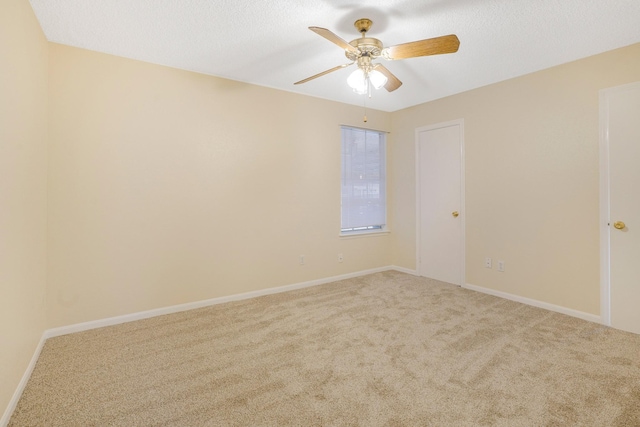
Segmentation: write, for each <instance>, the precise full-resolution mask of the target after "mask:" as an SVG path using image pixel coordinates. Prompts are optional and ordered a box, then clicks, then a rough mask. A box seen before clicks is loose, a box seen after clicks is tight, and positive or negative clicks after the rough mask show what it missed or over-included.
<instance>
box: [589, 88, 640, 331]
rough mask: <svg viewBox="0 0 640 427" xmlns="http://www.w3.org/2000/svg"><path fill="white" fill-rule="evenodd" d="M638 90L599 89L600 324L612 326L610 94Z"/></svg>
mask: <svg viewBox="0 0 640 427" xmlns="http://www.w3.org/2000/svg"><path fill="white" fill-rule="evenodd" d="M637 88H640V82H634V83H628V84H624V85H621V86H614V87H610V88H605V89H601V90H600V94H599V95H600V100H599V102H600V104H599V110H600V111H599V114H600V144H599V145H600V147H599V148H600V321H601V322H602V324H604V325H607V326H611V227H610V225H609V224H610V222H611V198H610V192H609V185H610V181H609V103H608V98H609V95H610V94H612V93H615V92H620V91H626V90H629V89H637Z"/></svg>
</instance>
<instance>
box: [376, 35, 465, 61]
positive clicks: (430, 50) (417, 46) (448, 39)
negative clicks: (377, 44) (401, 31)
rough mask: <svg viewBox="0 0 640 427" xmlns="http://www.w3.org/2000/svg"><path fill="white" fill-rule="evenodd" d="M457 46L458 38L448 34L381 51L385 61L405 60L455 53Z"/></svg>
mask: <svg viewBox="0 0 640 427" xmlns="http://www.w3.org/2000/svg"><path fill="white" fill-rule="evenodd" d="M459 46H460V40H458V37H457V36H456V35H455V34H450V35H448V36H441V37H435V38H432V39H426V40H418V41H415V42H410V43H404V44H399V45H395V46H391V47H388V48H386V49H384V50H383V52H382V56H383V57H385V58H386V59H406V58H415V57H418V56H427V55H440V54H443V53H453V52H457V51H458V47H459Z"/></svg>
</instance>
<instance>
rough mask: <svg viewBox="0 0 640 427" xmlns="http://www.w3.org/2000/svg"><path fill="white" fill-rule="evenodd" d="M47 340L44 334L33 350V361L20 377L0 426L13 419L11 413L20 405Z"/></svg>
mask: <svg viewBox="0 0 640 427" xmlns="http://www.w3.org/2000/svg"><path fill="white" fill-rule="evenodd" d="M46 340H47V339H46V337H45V336H44V334H43V335H42V337H40V342H39V343H38V346H37V347H36V350H35V351H34V352H33V356H31V361H30V362H29V365H28V366H27V369H26V370H25V371H24V374H23V375H22V379H20V382H19V383H18V387H16V391H15V392H13V396H12V397H11V400H10V401H9V405H8V406H7V407H6V409H5V410H4V414H3V415H2V418H0V426H2V427H6V426H7V425H9V420H10V419H11V415H13V411H15V409H16V406H18V401H20V397H22V392H24V388H25V387H26V386H27V383H28V382H29V378H31V373H32V372H33V369H34V368H35V367H36V363H37V362H38V357H40V352H41V351H42V347H44V343H45V341H46Z"/></svg>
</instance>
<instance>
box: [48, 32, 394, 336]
mask: <svg viewBox="0 0 640 427" xmlns="http://www.w3.org/2000/svg"><path fill="white" fill-rule="evenodd" d="M50 58H51V59H50V64H51V68H50V86H49V87H50V102H51V104H50V111H51V114H50V151H49V231H48V244H49V252H48V260H49V269H48V273H49V276H48V289H49V299H48V326H49V327H56V326H61V325H69V324H73V323H78V322H84V321H90V320H95V319H101V318H106V317H112V316H117V315H123V314H127V313H134V312H139V311H142V310H148V309H153V308H159V307H165V306H170V305H174V304H180V303H186V302H192V301H198V300H203V299H208V298H213V297H219V296H224V295H231V294H238V293H242V292H247V291H253V290H257V289H264V288H269V287H275V286H282V285H288V284H293V283H299V282H304V281H308V280H313V279H319V278H325V277H331V276H335V275H340V274H346V273H350V272H356V271H361V270H365V269H370V268H376V267H382V266H387V265H389V263H390V261H391V250H390V247H391V245H390V243H389V240H390V237H389V236H388V235H385V236H380V237H369V238H357V239H340V238H339V236H338V233H339V227H340V127H339V126H340V125H341V124H350V125H355V126H362V125H363V122H362V114H363V111H362V108H358V107H354V106H348V105H344V104H339V103H335V102H329V101H325V100H320V99H315V98H310V97H305V96H300V95H295V94H292V93H287V92H283V91H277V90H273V89H268V88H263V87H257V86H252V85H248V84H243V83H238V82H233V81H229V80H224V79H220V78H214V77H211V76H205V75H201V74H196V73H191V72H186V71H181V70H176V69H171V68H167V67H161V66H157V65H152V64H147V63H142V62H138V61H132V60H128V59H123V58H118V57H114V56H110V55H105V54H100V53H95V52H90V51H86V50H81V49H76V48H71V47H67V46H62V45H56V44H51V45H50ZM368 118H369V121H368V123H367V125H368V126H369V127H371V128H373V129H380V130H389V128H390V115H389V114H388V113H383V112H375V111H369V113H368ZM338 253H343V254H344V262H343V263H338V262H337V255H338ZM301 254H304V255H305V258H306V264H305V265H304V266H300V265H299V263H298V259H299V255H301Z"/></svg>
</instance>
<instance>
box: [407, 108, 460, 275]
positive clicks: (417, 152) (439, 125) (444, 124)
mask: <svg viewBox="0 0 640 427" xmlns="http://www.w3.org/2000/svg"><path fill="white" fill-rule="evenodd" d="M456 125H457V126H459V129H460V216H459V217H458V218H459V219H460V221H461V223H460V247H461V248H462V253H461V254H460V256H461V259H460V286H466V284H467V281H466V252H467V246H466V221H465V220H466V217H467V213H466V209H465V203H464V200H465V180H464V177H465V150H464V119H457V120H451V121H447V122H441V123H435V124H432V125H427V126H421V127H419V128H416V130H415V141H416V142H415V155H416V165H415V167H416V176H415V178H416V274H417V275H418V276H419V275H420V270H421V268H420V267H421V266H420V249H421V248H420V235H421V232H422V230H421V228H422V225H421V224H420V217H421V215H420V206H421V203H420V202H421V193H422V192H421V188H420V187H421V185H420V170H421V165H420V133H421V132H424V131H429V130H434V129H440V128H445V127H450V126H456Z"/></svg>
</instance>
